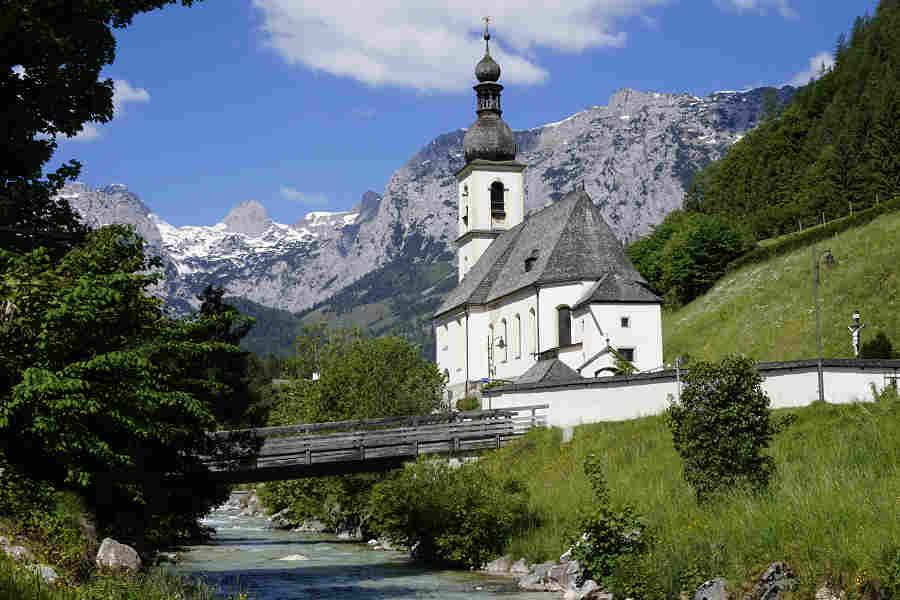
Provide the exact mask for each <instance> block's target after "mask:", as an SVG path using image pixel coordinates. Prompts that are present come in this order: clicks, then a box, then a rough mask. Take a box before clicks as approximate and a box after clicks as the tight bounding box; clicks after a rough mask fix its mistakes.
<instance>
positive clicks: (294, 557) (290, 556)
mask: <svg viewBox="0 0 900 600" xmlns="http://www.w3.org/2000/svg"><path fill="white" fill-rule="evenodd" d="M278 560H288V561H296V560H309V557H308V556H303V555H302V554H288V555H287V556H283V557H281V558H279V559H278Z"/></svg>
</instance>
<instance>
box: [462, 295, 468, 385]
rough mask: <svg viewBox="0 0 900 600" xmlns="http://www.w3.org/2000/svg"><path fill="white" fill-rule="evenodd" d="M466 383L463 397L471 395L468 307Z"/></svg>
mask: <svg viewBox="0 0 900 600" xmlns="http://www.w3.org/2000/svg"><path fill="white" fill-rule="evenodd" d="M465 345H466V383H465V385H463V397H465V396H468V395H469V307H468V305H467V306H466V341H465Z"/></svg>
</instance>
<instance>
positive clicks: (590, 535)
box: [572, 454, 649, 596]
mask: <svg viewBox="0 0 900 600" xmlns="http://www.w3.org/2000/svg"><path fill="white" fill-rule="evenodd" d="M583 467H584V473H585V475H586V476H587V478H588V481H589V483H590V485H591V489H592V490H593V492H594V502H595V504H594V505H593V506H592V507H591V508H590V509H589V510H588V511H586V512H585V513H584V514H583V515H582V516H581V519H580V521H579V525H578V530H577V532H576V534H575V535H574V536H573V540H572V557H573V558H574V559H576V560H577V561H578V563H579V564H580V565H581V566H582V567H584V572H585V576H586V577H588V578H591V579H593V580H595V581H597V582H599V583H600V584H601V586H602V587H604V589H612V588H614V587H615V588H621V587H622V585H621V584H622V581H621V580H622V579H624V577H622V576H623V575H625V573H626V572H627V571H631V570H632V569H630V568H628V567H629V566H631V565H633V564H634V563H635V561H634V560H633V559H634V558H636V557H638V556H639V555H641V554H643V553H644V552H645V551H646V550H647V548H648V547H649V541H648V539H647V534H646V531H645V528H644V525H643V523H641V522H640V520H638V518H637V516H636V515H635V513H634V510H633V509H632V508H631V507H630V506H627V505H626V506H624V507H622V508H621V509H620V510H614V509H613V508H612V507H611V506H610V502H609V490H608V488H607V485H606V479H605V478H604V476H603V471H602V469H601V467H600V463H599V461H598V460H597V457H596V456H595V455H593V454H590V455H588V457H587V458H586V459H585V461H584V464H583ZM616 575H618V577H616V579H617V581H614V580H613V578H614V576H616ZM625 577H627V579H629V580H632V579H634V577H633V576H628V575H626V576H625ZM638 579H639V578H638ZM626 586H627V584H626ZM629 587H630V586H629ZM617 595H618V594H617ZM625 595H626V596H627V595H630V594H628V593H626V594H625Z"/></svg>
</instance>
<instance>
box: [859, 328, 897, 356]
mask: <svg viewBox="0 0 900 600" xmlns="http://www.w3.org/2000/svg"><path fill="white" fill-rule="evenodd" d="M859 357H860V358H894V345H893V344H892V343H891V340H889V339H888V336H886V335H885V334H884V332H883V331H879V332H878V333H876V334H875V337H873V338H872V339H871V340H869V341H868V342H865V343H864V344H862V345H861V346H860V347H859Z"/></svg>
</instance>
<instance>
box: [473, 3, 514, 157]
mask: <svg viewBox="0 0 900 600" xmlns="http://www.w3.org/2000/svg"><path fill="white" fill-rule="evenodd" d="M490 21H491V20H490V17H485V18H484V34H483V35H482V37H483V38H484V57H483V58H482V59H481V60H480V61H478V64H477V65H475V78H476V79H477V80H478V84H477V85H475V95H476V97H477V99H478V107H477V109H476V111H475V112H476V113H477V115H478V119H477V120H476V121H475V123H473V124H472V126H471V127H470V128H469V130H468V131H467V132H466V136H465V138H464V140H463V148H464V150H465V154H466V162H471V161H473V160H476V159H484V160H494V161H505V160H515V158H516V142H515V139H514V138H513V134H512V130H510V128H509V126H508V125H507V124H506V123H505V122H504V121H503V119H502V118H501V115H502V114H503V111H502V110H501V108H500V93H501V92H502V91H503V86H502V85H500V84H499V83H497V81H498V80H499V79H500V65H498V64H497V61H495V60H494V59H493V57H491V46H490V41H491V32H490V29H488V25H489V24H490Z"/></svg>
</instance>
